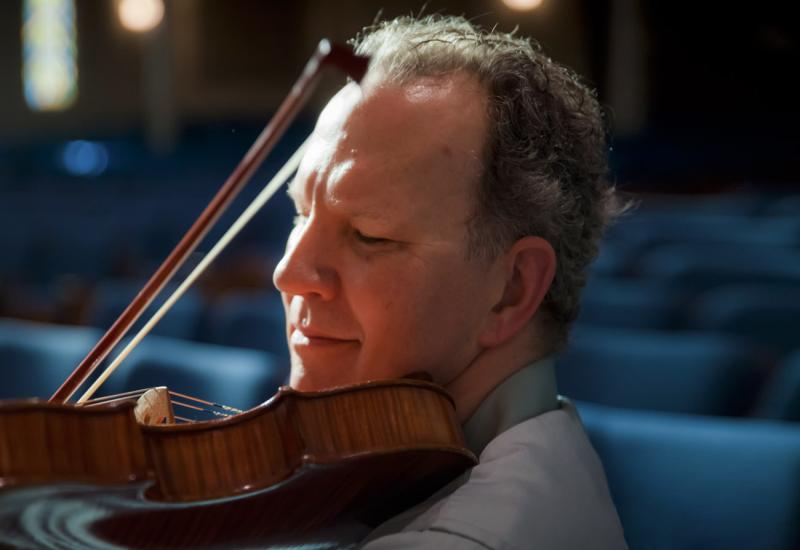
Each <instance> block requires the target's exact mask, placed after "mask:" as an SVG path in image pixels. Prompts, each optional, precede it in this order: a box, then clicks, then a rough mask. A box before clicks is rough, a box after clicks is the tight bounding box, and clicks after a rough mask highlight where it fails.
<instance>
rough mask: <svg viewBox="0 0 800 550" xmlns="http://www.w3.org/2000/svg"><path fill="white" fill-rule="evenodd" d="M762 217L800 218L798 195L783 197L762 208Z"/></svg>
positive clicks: (799, 197)
mask: <svg viewBox="0 0 800 550" xmlns="http://www.w3.org/2000/svg"><path fill="white" fill-rule="evenodd" d="M761 214H762V215H767V216H786V217H788V216H794V217H795V218H797V217H800V193H794V194H790V195H784V196H782V197H779V198H776V199H774V200H772V201H771V202H769V203H768V204H767V205H766V206H764V208H763V210H762V211H761Z"/></svg>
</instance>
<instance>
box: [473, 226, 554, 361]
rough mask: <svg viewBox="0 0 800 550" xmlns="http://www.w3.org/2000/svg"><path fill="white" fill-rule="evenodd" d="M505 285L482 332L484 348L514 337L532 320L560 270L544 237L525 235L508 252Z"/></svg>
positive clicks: (505, 258) (505, 256) (481, 338)
mask: <svg viewBox="0 0 800 550" xmlns="http://www.w3.org/2000/svg"><path fill="white" fill-rule="evenodd" d="M503 260H504V263H505V265H504V270H505V285H504V288H503V293H502V296H501V298H500V300H499V301H498V302H497V303H496V304H495V305H494V306H493V307H492V309H491V311H490V312H489V314H488V318H487V322H486V325H485V327H484V329H483V331H482V332H481V334H480V335H479V342H480V344H481V345H482V346H484V347H495V346H498V345H500V344H503V343H504V342H506V341H508V340H510V339H511V338H513V337H514V336H515V335H516V334H517V333H519V332H520V331H521V330H522V329H523V328H524V327H525V325H527V324H528V322H529V321H530V320H531V318H532V317H533V315H534V314H535V313H536V311H537V310H538V309H539V306H540V305H541V303H542V300H544V297H545V295H546V294H547V291H548V290H549V289H550V285H551V284H552V282H553V277H554V276H555V272H556V253H555V251H554V250H553V247H552V246H551V245H550V243H549V242H547V241H546V240H544V239H543V238H541V237H533V236H529V237H523V238H521V239H519V240H518V241H517V242H515V243H514V245H513V246H512V247H511V248H510V249H509V250H508V252H506V254H505V255H504V259H503Z"/></svg>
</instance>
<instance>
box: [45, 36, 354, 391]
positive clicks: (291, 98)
mask: <svg viewBox="0 0 800 550" xmlns="http://www.w3.org/2000/svg"><path fill="white" fill-rule="evenodd" d="M329 66H330V67H334V68H336V69H339V70H341V71H343V72H344V73H345V74H347V75H348V76H350V77H351V78H352V79H354V80H355V81H357V82H360V81H361V79H362V78H363V76H364V74H365V73H366V71H367V68H368V66H369V58H367V57H364V56H359V55H356V54H355V53H353V51H352V50H351V49H350V48H348V47H346V46H342V45H338V44H333V43H331V42H329V41H328V40H322V41H320V43H319V45H318V47H317V49H316V51H315V52H314V54H313V55H312V56H311V59H309V60H308V63H306V66H305V68H304V69H303V72H302V73H301V75H300V77H299V78H298V80H297V82H295V84H294V86H293V87H292V89H291V91H290V92H289V95H288V96H287V97H286V99H284V101H283V103H282V104H281V106H280V107H279V108H278V111H277V112H276V113H275V116H273V117H272V119H271V120H270V121H269V123H268V124H267V125H266V127H265V128H264V130H262V131H261V134H259V136H258V138H256V140H255V142H254V143H253V145H252V146H251V147H250V149H249V150H248V151H247V153H246V154H245V155H244V157H243V158H242V160H241V161H240V162H239V164H238V166H236V168H235V169H234V171H233V172H232V173H231V175H230V176H229V177H228V179H227V180H226V181H225V183H224V184H223V186H222V187H221V188H220V189H219V191H217V194H216V195H215V196H214V198H213V199H212V200H211V202H210V203H209V204H208V206H206V208H205V210H203V212H202V213H201V214H200V216H199V217H198V218H197V220H196V221H195V222H194V224H192V226H191V227H190V228H189V231H187V232H186V234H185V235H184V236H183V238H182V239H181V240H180V242H179V243H178V244H177V246H175V248H174V249H173V250H172V252H171V253H170V254H169V256H167V258H166V259H165V260H164V262H163V263H162V264H161V266H160V267H159V268H158V269H157V270H156V272H155V273H154V274H153V275H152V276H151V277H150V279H149V280H148V281H147V283H146V284H145V285H144V287H143V288H142V290H141V291H139V294H137V296H136V298H134V299H133V301H132V302H131V303H130V304H129V305H128V307H126V308H125V310H124V311H123V312H122V314H121V315H120V316H119V317H118V318H117V320H116V321H114V324H113V325H111V328H109V329H108V331H106V333H105V334H104V335H103V337H102V338H100V340H99V341H98V342H97V344H95V346H94V348H92V350H91V351H90V352H89V353H88V355H86V357H85V358H84V359H83V360H82V361H81V362H80V363H79V364H78V366H77V367H76V368H75V370H74V371H73V372H72V374H70V375H69V377H68V378H67V379H66V380H65V381H64V383H63V384H61V387H59V388H58V390H56V392H55V393H54V394H53V395H52V397H50V400H49V401H50V402H51V403H66V402H67V400H69V399H70V398H71V397H72V395H73V394H74V393H75V391H76V390H77V389H78V388H79V387H80V386H81V385H82V384H83V383H84V382H85V381H86V379H87V378H88V377H89V376H90V375H91V374H92V373H93V372H94V371H95V370H96V369H97V367H98V366H99V365H100V363H101V362H102V361H103V359H105V358H106V357H107V356H108V354H109V353H110V352H111V350H112V349H113V348H114V347H115V346H116V345H117V344H118V343H119V341H120V340H121V339H122V338H123V337H124V336H125V334H126V333H127V332H128V330H130V328H131V326H132V325H133V324H134V323H135V322H136V320H137V319H139V317H140V316H141V315H142V313H143V312H144V310H145V309H146V308H147V306H149V305H150V303H151V302H152V301H153V300H154V299H155V297H156V296H157V295H158V293H159V292H160V291H161V289H162V288H163V287H164V285H166V284H167V283H168V282H169V281H170V279H171V278H172V277H173V275H175V272H176V271H177V270H178V269H180V267H181V266H182V265H183V264H184V262H185V261H186V259H187V258H188V257H189V255H190V254H191V253H192V252H193V251H194V250H195V248H197V245H198V244H199V243H200V241H201V240H202V239H203V237H205V235H206V234H207V233H208V231H209V230H210V229H211V227H213V225H214V224H215V223H216V222H217V220H218V219H219V217H220V216H221V215H222V214H223V212H225V210H226V209H227V207H228V206H229V205H230V203H231V202H232V201H233V199H234V198H235V197H236V196H237V195H238V194H239V192H240V191H241V190H242V189H243V188H244V186H245V185H246V184H247V182H248V181H249V180H250V178H251V177H252V176H253V174H254V173H255V171H256V170H257V169H258V167H259V166H260V165H261V163H262V162H263V161H264V159H265V158H266V156H267V155H268V154H269V153H270V152H271V151H272V149H273V148H274V147H275V144H276V143H277V142H278V140H279V139H280V138H281V136H283V134H284V133H285V132H286V130H287V128H288V127H289V125H290V124H291V122H292V121H293V120H294V119H295V117H296V116H297V114H298V113H299V111H300V109H302V107H303V106H304V105H305V104H306V102H307V101H308V98H309V97H310V96H311V93H312V92H313V90H314V88H315V87H316V84H317V82H318V80H319V76H320V74H321V73H322V70H323V69H324V68H325V67H329ZM295 156H297V155H295ZM298 162H299V158H298ZM289 164H291V161H290V162H289V163H287V166H288V165H289ZM285 168H287V167H284V169H285ZM284 169H282V170H281V172H284V171H285V170H284ZM277 179H278V176H276V177H275V178H274V180H273V182H274V181H275V180H277ZM273 182H270V185H268V186H267V188H270V187H272V183H273ZM265 191H266V189H265ZM272 192H273V193H274V190H273V191H272ZM231 229H233V227H232V228H231ZM226 235H227V233H226ZM217 252H219V251H217ZM187 286H188V285H187ZM181 289H183V290H185V287H184V285H181V287H179V291H180V294H182V293H183V291H182V290H181ZM177 292H178V291H176V293H177ZM180 294H179V295H178V297H180ZM175 299H177V297H176V298H175ZM168 302H170V305H171V303H172V302H174V300H172V299H171V301H170V300H168ZM165 305H166V303H165ZM162 309H163V306H162ZM159 313H161V315H163V313H165V311H164V312H162V311H161V310H159ZM157 315H158V314H157ZM158 318H160V317H158ZM157 321H158V319H155V322H157ZM151 322H152V324H151V323H148V325H147V327H146V328H148V327H149V328H152V325H154V324H155V322H153V321H152V320H151ZM149 328H148V330H149ZM144 334H146V332H145V333H144ZM144 334H142V333H141V332H140V334H139V335H137V337H139V340H140V339H141V337H143V336H144ZM137 341H138V340H137ZM130 349H131V347H130V346H128V347H127V348H126V351H125V352H124V354H125V355H127V352H129V351H130ZM121 355H122V354H121ZM123 359H124V357H123ZM119 361H121V359H119ZM119 361H115V363H116V364H118V362H119ZM115 366H116V365H115ZM104 374H105V373H104ZM108 374H109V375H110V372H109V373H108ZM107 377H108V375H106V376H105V378H107ZM105 378H103V379H105ZM98 380H100V379H98ZM100 383H102V382H100ZM96 386H97V387H99V385H97V384H95V385H93V386H92V388H93V389H96ZM92 391H93V390H92ZM87 394H89V392H87ZM87 397H88V395H84V396H83V397H82V398H81V399H82V400H85V399H86V398H87Z"/></svg>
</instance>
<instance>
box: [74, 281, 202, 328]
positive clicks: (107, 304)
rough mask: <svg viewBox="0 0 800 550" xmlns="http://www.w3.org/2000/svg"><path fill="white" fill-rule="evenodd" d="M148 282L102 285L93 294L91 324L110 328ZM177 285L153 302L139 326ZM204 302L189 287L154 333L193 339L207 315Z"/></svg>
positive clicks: (170, 287)
mask: <svg viewBox="0 0 800 550" xmlns="http://www.w3.org/2000/svg"><path fill="white" fill-rule="evenodd" d="M144 284H145V281H136V282H133V281H107V282H103V283H100V284H98V285H97V286H96V287H95V289H94V292H93V294H92V299H91V305H90V306H89V311H88V318H89V324H90V325H91V326H94V327H97V328H100V329H103V330H108V329H109V328H110V327H111V325H112V324H113V323H114V321H116V320H117V318H118V317H119V316H120V314H121V313H122V312H123V311H124V310H125V308H126V307H127V306H128V304H130V303H131V302H132V301H133V299H134V298H135V297H136V295H137V294H138V293H139V291H141V290H142V288H143V287H144ZM175 288H177V285H176V284H173V283H171V284H169V285H167V287H165V289H164V290H162V292H161V294H159V296H158V297H157V298H156V300H155V301H154V302H153V304H151V305H150V307H149V308H148V309H147V310H146V311H145V314H144V315H142V316H141V317H140V319H139V321H138V322H137V324H136V325H135V327H141V326H143V325H144V323H145V322H147V320H149V318H150V317H151V316H152V315H153V314H154V313H155V312H156V311H157V309H158V306H160V305H161V304H162V303H163V302H165V301H166V300H167V298H169V296H170V294H171V293H172V290H174V289H175ZM203 309H204V304H203V300H202V298H201V296H200V295H199V294H198V293H197V292H196V291H195V290H194V289H191V288H190V289H189V290H187V291H186V293H185V294H184V295H183V296H182V297H181V298H180V299H179V300H178V301H177V302H175V304H174V305H173V306H172V309H170V310H169V311H168V312H167V314H166V315H165V316H164V317H163V318H162V319H161V320H160V321H159V322H158V324H156V326H155V327H153V331H152V333H153V334H157V335H159V336H169V337H171V338H183V339H187V340H188V339H191V338H194V337H195V336H196V334H197V330H198V325H199V322H200V318H201V316H202V314H203Z"/></svg>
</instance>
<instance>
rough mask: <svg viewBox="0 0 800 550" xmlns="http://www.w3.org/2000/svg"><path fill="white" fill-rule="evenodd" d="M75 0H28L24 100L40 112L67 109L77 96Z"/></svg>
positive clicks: (24, 17)
mask: <svg viewBox="0 0 800 550" xmlns="http://www.w3.org/2000/svg"><path fill="white" fill-rule="evenodd" d="M76 32H77V31H76V29H75V2H74V0H25V2H24V4H23V9H22V44H23V46H22V81H23V87H24V92H25V102H26V103H27V104H28V106H30V107H31V109H34V110H37V111H58V110H62V109H66V108H67V107H69V106H70V105H72V103H74V102H75V99H76V97H77V95H78V63H77V55H78V47H77V45H76V43H75V35H76Z"/></svg>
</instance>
